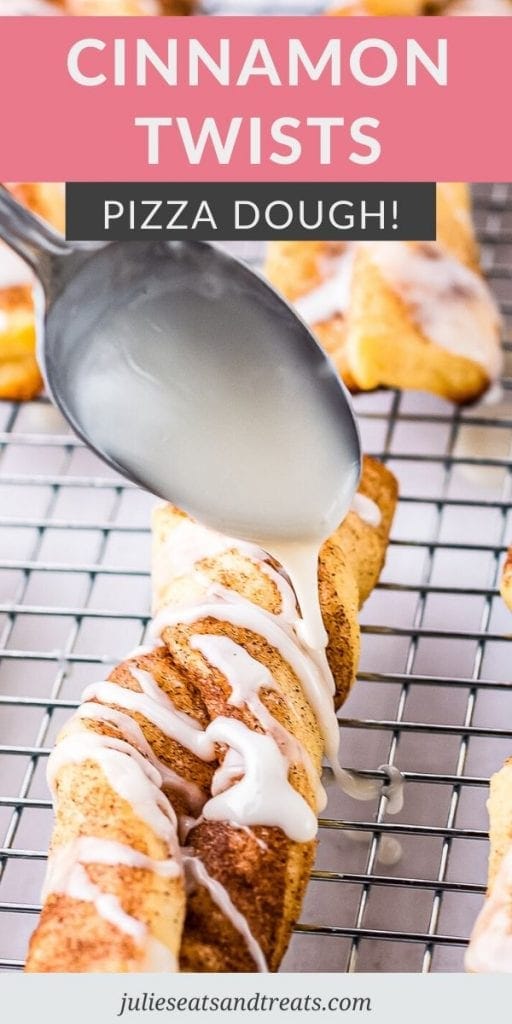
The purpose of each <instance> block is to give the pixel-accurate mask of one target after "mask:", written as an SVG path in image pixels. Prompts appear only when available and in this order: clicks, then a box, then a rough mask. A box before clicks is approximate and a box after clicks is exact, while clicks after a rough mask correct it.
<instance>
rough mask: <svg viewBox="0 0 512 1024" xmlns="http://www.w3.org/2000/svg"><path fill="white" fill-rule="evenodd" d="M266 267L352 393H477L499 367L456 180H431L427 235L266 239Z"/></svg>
mask: <svg viewBox="0 0 512 1024" xmlns="http://www.w3.org/2000/svg"><path fill="white" fill-rule="evenodd" d="M266 273H267V276H268V277H269V279H270V280H271V282H272V283H273V284H274V285H275V286H276V287H277V288H278V289H280V290H281V291H282V292H283V293H284V295H285V297H286V298H288V299H289V300H290V301H292V302H294V303H295V305H296V307H297V310H298V312H299V313H300V314H301V315H302V317H303V318H304V319H305V320H306V321H307V322H308V323H310V324H311V326H312V327H313V328H314V330H315V332H316V334H317V336H318V339H319V341H320V342H321V344H322V345H323V346H324V348H325V349H326V351H327V352H328V353H329V354H330V355H331V357H332V359H333V360H334V362H335V364H336V366H337V369H338V371H339V372H340V374H341V376H342V377H343V379H344V380H345V383H346V384H347V386H348V387H349V388H350V389H351V390H352V391H359V390H362V391H368V390H371V389H373V388H377V387H397V388H412V389H416V390H424V391H431V392H433V393H434V394H438V395H441V396H442V397H443V398H448V399H451V400H453V401H456V402H466V401H469V400H470V399H474V398H477V397H478V396H479V395H480V394H482V393H483V392H484V391H485V390H486V388H487V387H488V386H489V384H490V383H491V382H493V381H494V380H495V379H496V378H497V377H498V375H499V372H500V369H501V348H500V329H501V324H500V318H499V314H498V311H497V308H496V305H495V303H494V300H493V299H492V296H491V293H490V291H489V289H488V288H487V285H486V284H485V282H484V280H483V278H482V277H481V275H480V273H479V269H478V251H477V246H476V242H475V236H474V232H473V227H472V221H471V209H470V199H469V191H468V188H467V186H466V185H463V184H460V183H449V184H442V185H438V186H437V241H436V242H435V243H434V242H423V243H419V242H417V243H414V242H371V243H354V242H353V243H348V244H344V243H337V242H272V243H270V245H269V247H268V255H267V262H266Z"/></svg>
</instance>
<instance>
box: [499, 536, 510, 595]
mask: <svg viewBox="0 0 512 1024" xmlns="http://www.w3.org/2000/svg"><path fill="white" fill-rule="evenodd" d="M500 594H501V596H502V598H503V600H504V602H505V604H506V606H507V608H510V611H512V546H511V547H509V549H508V551H507V555H506V558H505V561H504V563H503V568H502V570H501V580H500Z"/></svg>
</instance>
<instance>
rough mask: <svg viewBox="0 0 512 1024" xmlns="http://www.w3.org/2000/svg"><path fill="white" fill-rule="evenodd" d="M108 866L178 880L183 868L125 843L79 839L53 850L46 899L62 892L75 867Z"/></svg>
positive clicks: (48, 872) (45, 886)
mask: <svg viewBox="0 0 512 1024" xmlns="http://www.w3.org/2000/svg"><path fill="white" fill-rule="evenodd" d="M75 863H76V864H82V865H83V864H105V865H109V866H111V867H115V866H116V865H122V866H125V867H129V868H138V869H141V870H145V871H152V872H153V873H154V874H155V875H160V877H162V878H177V877H179V875H181V867H180V865H179V864H178V862H177V861H176V860H172V859H168V860H155V859H154V858H153V857H148V856H147V855H146V854H145V853H140V852H139V851H138V850H134V849H133V847H131V846H126V845H125V844H124V843H117V842H115V841H114V840H112V839H99V838H96V837H94V836H80V837H79V838H78V839H75V840H73V841H72V842H71V843H68V844H66V845H65V846H58V847H57V848H56V849H55V850H53V851H52V853H51V855H50V858H49V861H48V871H47V875H46V880H45V884H44V889H43V898H44V899H45V898H46V897H47V896H48V895H49V893H51V892H62V891H63V883H64V882H65V880H66V878H67V875H68V872H69V869H70V867H72V866H73V864H75Z"/></svg>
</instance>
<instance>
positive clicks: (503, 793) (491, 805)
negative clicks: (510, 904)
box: [487, 758, 512, 894]
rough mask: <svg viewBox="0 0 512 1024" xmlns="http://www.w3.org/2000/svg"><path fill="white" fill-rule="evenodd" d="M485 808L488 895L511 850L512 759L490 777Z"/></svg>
mask: <svg viewBox="0 0 512 1024" xmlns="http://www.w3.org/2000/svg"><path fill="white" fill-rule="evenodd" d="M487 808H488V811H489V842H490V849H489V875H488V880H487V891H488V894H490V893H491V892H492V889H493V886H494V882H495V880H496V876H497V874H498V871H499V869H500V867H501V864H502V861H503V858H504V857H505V854H507V853H508V852H509V851H510V850H511V849H512V758H508V760H507V761H505V764H504V765H503V768H501V769H500V771H499V772H496V773H495V774H494V775H493V776H492V777H491V781H490V789H489V800H488V803H487Z"/></svg>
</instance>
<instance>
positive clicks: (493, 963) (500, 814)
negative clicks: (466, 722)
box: [466, 758, 512, 974]
mask: <svg viewBox="0 0 512 1024" xmlns="http://www.w3.org/2000/svg"><path fill="white" fill-rule="evenodd" d="M487 807H488V811H489V840H490V851H489V873H488V885H487V897H486V900H485V903H484V906H483V907H482V910H481V911H480V914H479V916H478V920H477V922H476V924H475V927H474V929H473V934H472V936H471V940H470V944H469V949H468V951H467V954H466V968H467V970H468V971H471V972H472V973H482V974H487V973H492V974H494V973H501V974H512V758H509V760H508V761H506V762H505V764H504V765H503V768H502V769H501V770H500V771H499V772H497V773H496V774H495V775H493V776H492V778H491V782H490V793H489V800H488V803H487Z"/></svg>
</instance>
